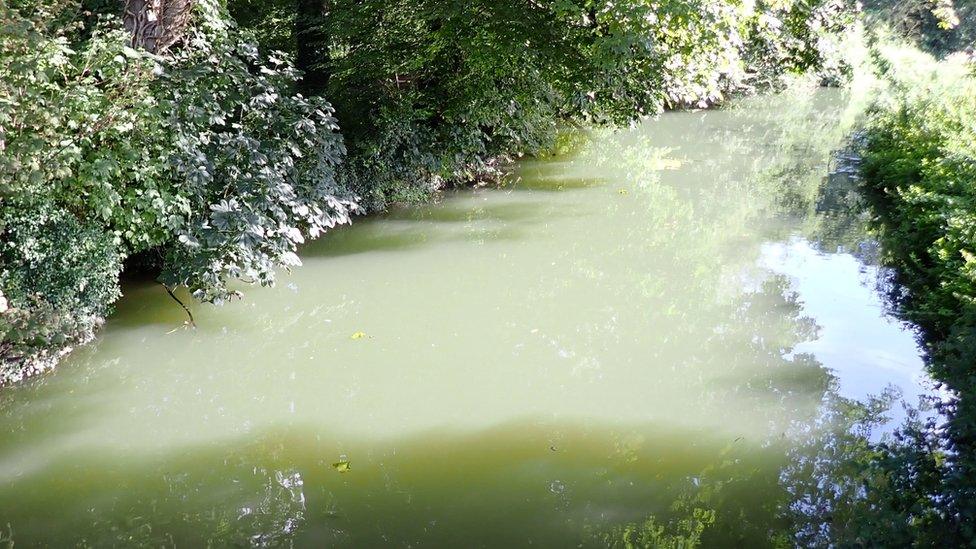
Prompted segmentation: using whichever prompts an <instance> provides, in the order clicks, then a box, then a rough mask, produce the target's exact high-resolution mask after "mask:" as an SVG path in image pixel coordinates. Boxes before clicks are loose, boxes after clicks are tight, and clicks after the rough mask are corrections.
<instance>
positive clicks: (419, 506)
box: [0, 420, 785, 547]
mask: <svg viewBox="0 0 976 549" xmlns="http://www.w3.org/2000/svg"><path fill="white" fill-rule="evenodd" d="M758 442H759V441H750V440H741V439H740V440H728V439H723V438H715V437H714V436H713V435H711V434H709V433H708V432H699V433H689V432H687V431H682V430H671V429H668V428H667V427H646V426H645V427H621V426H612V425H601V424H596V425H590V426H587V427H580V426H578V425H572V424H569V425H561V424H552V423H545V422H542V421H531V420H529V421H522V422H517V423H513V424H509V425H505V426H500V427H497V428H493V429H490V430H486V431H481V432H476V433H469V434H463V435H459V434H451V433H438V432H429V433H424V434H422V435H420V436H417V437H411V438H407V439H401V440H396V441H391V442H387V443H379V444H377V443H371V444H368V445H367V444H362V443H356V442H351V443H349V442H342V441H339V440H336V439H334V438H333V437H330V436H329V435H328V434H326V433H321V432H317V431H315V430H307V429H300V428H299V429H294V428H293V429H277V430H275V431H274V432H272V433H268V434H265V435H263V436H258V437H248V438H246V439H241V440H236V441H232V442H229V443H221V444H211V445H203V446H200V447H195V448H181V449H174V450H173V451H172V453H171V454H169V455H164V456H151V457H144V458H142V459H138V460H135V459H129V460H127V463H126V464H124V465H123V464H120V465H118V466H113V467H105V463H106V461H109V462H117V460H118V455H117V453H116V452H111V453H108V454H105V455H99V454H98V453H97V452H93V453H89V454H88V455H87V456H85V457H71V458H68V459H66V460H64V461H58V462H53V463H50V464H48V465H47V467H46V468H44V469H43V470H42V471H38V472H37V473H36V474H34V475H33V476H31V477H30V482H21V483H18V484H17V485H15V486H13V487H8V488H7V489H4V490H3V491H2V492H0V509H4V510H5V512H4V519H5V520H6V521H9V522H11V523H12V524H14V525H16V526H15V528H14V529H13V537H14V541H15V542H16V541H17V540H18V539H23V540H28V541H30V542H31V543H36V544H40V545H47V546H63V545H65V544H72V543H73V542H77V541H78V540H79V539H84V541H85V542H86V543H87V544H90V545H95V546H111V545H118V544H124V545H126V546H144V547H149V546H153V547H158V546H203V545H218V546H241V545H245V546H246V545H257V546H279V545H283V544H284V545H290V544H294V545H296V546H299V547H309V546H323V545H325V546H336V545H338V546H350V547H365V546H379V545H391V544H392V545H432V546H462V545H467V544H470V543H472V540H477V542H476V544H477V545H479V546H497V547H504V546H522V545H524V544H526V543H531V542H533V541H535V542H537V543H542V544H543V545H546V546H557V545H558V546H568V545H577V544H579V543H583V544H585V545H589V546H600V545H602V543H601V542H600V540H599V537H598V534H599V533H600V532H603V531H605V530H606V528H607V527H608V525H613V524H619V523H623V522H627V521H633V520H638V519H640V518H641V517H642V516H643V513H646V512H652V513H655V514H658V515H659V516H662V517H666V516H668V515H670V514H672V513H674V510H673V509H672V502H673V501H674V500H676V499H677V498H679V497H680V496H681V495H682V494H683V493H686V492H688V491H689V490H698V489H700V488H701V487H702V485H701V482H702V481H703V480H704V478H703V476H702V473H703V471H715V470H716V469H722V471H723V474H724V475H726V476H729V475H731V476H733V477H738V478H734V479H733V481H737V482H739V483H747V484H748V485H749V487H750V493H749V494H743V496H744V497H742V498H737V499H738V501H737V502H736V504H735V505H737V506H739V507H740V511H741V512H742V513H744V514H748V515H750V517H749V518H750V520H751V521H754V523H752V524H749V525H748V528H743V527H742V526H743V525H742V524H740V525H738V526H737V525H736V524H734V523H727V524H724V527H726V528H729V529H732V530H735V531H736V532H737V533H738V534H739V536H740V538H742V539H743V541H748V540H749V539H750V538H752V537H754V536H755V535H756V534H757V533H758V532H760V531H761V528H763V527H771V526H774V525H775V524H776V516H775V505H774V503H775V502H779V501H782V499H783V498H784V496H785V493H784V492H783V490H782V488H781V487H779V486H778V485H777V477H776V475H777V471H778V470H779V468H780V467H782V465H783V463H782V452H781V451H769V448H768V447H767V448H766V449H764V450H759V449H758V448H757V444H758ZM730 460H735V461H736V462H737V463H736V464H735V465H734V466H733V467H731V468H730V467H729V466H728V465H723V463H725V462H728V461H730ZM343 461H347V462H348V467H349V469H348V472H340V470H339V469H342V468H344V466H343V465H337V464H340V463H342V462H343ZM649 464H650V465H651V466H650V467H648V465H649ZM732 469H734V471H732ZM726 482H728V481H726ZM713 488H714V487H713ZM54 493H57V494H58V497H57V498H55V499H53V500H52V498H51V497H50V496H51V495H52V494H54ZM162 517H168V518H162ZM79 533H84V534H83V535H82V536H79V535H78V534H79Z"/></svg>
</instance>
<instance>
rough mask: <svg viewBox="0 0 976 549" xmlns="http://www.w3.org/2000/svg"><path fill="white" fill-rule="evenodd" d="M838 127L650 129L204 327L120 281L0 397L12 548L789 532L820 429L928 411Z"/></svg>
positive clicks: (255, 298)
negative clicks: (896, 394) (94, 323)
mask: <svg viewBox="0 0 976 549" xmlns="http://www.w3.org/2000/svg"><path fill="white" fill-rule="evenodd" d="M846 101H847V100H846V97H845V94H844V92H841V91H839V90H816V91H811V92H810V93H808V94H795V93H794V94H787V95H784V96H777V97H760V98H753V99H750V100H745V101H742V102H741V103H740V104H739V105H738V106H736V107H735V108H730V109H726V110H719V111H703V112H678V113H669V114H666V115H663V116H662V117H660V118H659V119H657V120H650V121H647V122H645V123H643V124H641V125H639V126H637V127H635V128H634V129H632V130H629V131H622V132H619V133H616V134H613V135H609V136H603V137H598V138H597V139H595V140H594V141H593V142H592V143H591V144H590V145H588V146H587V147H586V148H585V149H584V150H583V151H582V152H580V153H579V154H577V155H576V156H575V157H572V158H559V159H555V160H546V161H529V162H525V163H523V164H522V165H520V166H519V169H518V171H517V173H516V174H515V177H513V178H512V180H511V181H510V182H509V183H508V184H507V185H505V186H503V187H502V188H485V189H477V190H473V191H472V190H467V191H460V192H455V193H450V194H448V195H446V196H445V197H444V198H443V200H442V201H440V202H439V203H437V204H433V205H429V206H422V207H411V208H403V209H399V210H395V211H392V212H390V213H388V214H385V215H382V216H376V217H373V218H369V219H362V220H358V222H357V223H356V224H355V225H354V226H353V227H351V228H348V229H342V230H337V231H334V232H333V233H330V234H329V235H327V236H326V237H325V238H323V239H321V240H320V241H318V242H315V243H313V244H311V245H309V246H307V247H306V249H305V250H304V251H303V261H304V263H305V265H304V266H303V267H301V268H300V269H297V270H296V271H295V272H294V273H292V274H291V275H288V276H286V277H284V279H283V280H282V283H281V284H280V285H279V287H278V288H276V289H273V290H269V289H264V290H259V289H255V288H251V289H248V290H247V292H246V299H245V300H244V301H243V302H234V303H230V304H228V305H225V306H223V307H211V306H202V305H197V306H194V307H193V312H194V315H195V317H196V323H197V326H198V328H197V329H193V330H191V329H180V325H181V323H182V322H183V320H184V316H183V311H182V310H181V309H180V308H179V307H178V306H176V305H175V304H174V302H173V301H172V300H171V299H170V298H169V297H168V296H167V294H166V292H165V291H164V290H163V289H162V288H161V287H160V286H158V285H154V284H149V283H145V284H132V285H130V287H128V288H127V290H126V297H125V299H124V300H123V301H122V302H121V304H120V306H119V309H118V312H117V314H116V315H115V316H114V317H113V318H112V319H111V320H110V322H109V324H108V326H107V328H106V329H105V330H104V332H103V333H102V335H101V337H100V339H99V340H98V342H97V343H96V344H95V345H93V346H91V347H90V348H85V349H81V350H79V351H77V352H76V353H75V354H74V355H73V356H72V357H70V359H69V360H67V361H65V363H64V364H63V365H62V366H61V367H60V368H59V369H58V370H57V371H56V372H54V373H52V374H49V375H46V376H42V377H41V378H39V379H35V380H32V381H30V382H28V383H24V384H21V385H20V386H17V387H14V388H11V389H8V390H6V391H5V393H4V395H3V398H2V401H0V433H2V435H0V519H2V520H0V527H3V526H5V527H6V528H7V530H6V531H4V534H3V535H6V536H10V537H12V539H13V540H14V541H15V542H16V543H17V545H18V546H20V545H21V544H24V545H27V546H31V545H35V544H37V545H50V546H64V545H71V544H76V543H88V544H97V545H108V544H126V545H129V544H145V545H153V546H158V545H160V544H162V545H190V546H199V545H202V544H203V543H204V542H211V543H213V544H217V545H224V544H245V545H247V544H251V545H277V544H281V543H290V542H294V543H295V544H296V545H299V546H321V545H326V544H328V545H348V546H357V547H362V546H373V545H379V544H394V545H399V546H404V545H469V544H474V545H480V544H485V545H490V546H523V545H527V544H529V543H532V544H540V545H543V546H568V545H570V544H574V545H575V544H578V543H583V544H597V545H599V544H603V543H605V542H606V541H607V538H606V537H605V536H613V535H614V534H613V528H619V527H621V526H622V525H624V524H627V523H640V522H643V521H644V520H645V519H646V518H647V517H649V516H652V515H653V516H656V517H658V519H659V521H660V522H662V523H663V522H666V521H667V520H669V519H671V518H674V517H679V516H680V515H682V513H686V512H688V509H689V508H690V507H695V506H698V507H711V508H713V509H718V511H719V512H718V513H717V514H716V515H715V517H714V519H713V520H712V522H713V524H711V525H710V527H709V528H708V529H706V530H705V531H704V532H703V533H702V534H701V535H702V536H704V539H706V540H711V541H712V542H714V543H723V544H733V543H735V544H743V545H746V546H750V545H751V543H750V542H761V541H762V540H766V539H767V536H768V532H769V531H770V530H776V529H778V528H784V529H785V535H792V532H790V531H789V530H790V528H795V525H792V524H789V523H788V522H787V521H785V519H784V516H785V512H786V510H789V509H791V508H792V509H793V510H794V511H796V510H797V508H796V505H795V502H794V501H793V500H792V499H791V494H794V493H795V490H792V488H794V486H792V485H791V483H794V482H800V483H802V482H812V479H809V478H807V479H804V478H802V474H803V473H802V471H799V470H798V467H800V465H799V464H802V463H803V462H804V459H813V458H814V457H815V456H813V455H812V454H810V453H809V452H817V451H818V450H819V449H820V448H817V447H816V445H813V446H811V445H809V444H807V441H808V440H809V439H810V438H812V437H813V435H811V433H812V432H814V431H816V430H818V429H829V428H830V425H829V424H830V423H831V422H832V421H834V419H835V418H834V416H833V415H831V414H828V413H826V412H825V408H826V407H828V406H829V403H831V402H835V401H837V400H838V399H843V398H856V399H865V398H867V397H868V396H870V395H878V394H881V393H883V392H884V391H885V390H886V388H887V387H888V386H889V384H890V385H893V386H894V387H896V388H897V389H899V390H900V391H901V393H902V394H903V396H904V397H905V398H906V400H909V401H911V400H913V399H914V398H915V397H916V396H917V395H919V394H921V393H923V392H925V391H926V390H927V389H926V387H925V385H926V383H925V379H924V374H923V370H922V361H921V359H920V358H919V351H918V349H917V348H916V345H915V342H914V339H913V335H912V333H911V331H910V330H909V329H908V328H906V327H905V326H903V325H901V324H900V323H898V322H897V321H896V320H894V319H892V318H890V317H889V316H887V314H886V312H885V307H884V305H883V299H882V298H881V297H880V295H879V291H878V289H877V288H876V286H877V284H878V283H879V282H881V283H883V281H884V277H883V276H881V274H880V273H879V269H878V268H877V267H876V266H875V258H876V255H877V250H876V246H874V244H873V241H872V240H871V239H870V237H869V236H867V234H866V232H865V229H864V224H863V221H864V220H863V217H862V216H861V215H860V214H859V210H858V208H857V207H856V205H854V204H853V202H854V201H855V200H856V194H855V193H854V190H853V186H852V183H851V182H850V181H849V180H847V179H846V178H845V177H843V175H835V176H832V177H829V178H826V174H827V173H828V170H829V166H828V164H829V161H830V157H831V152H832V150H833V149H835V148H836V147H838V146H839V145H840V144H841V139H842V138H843V131H844V130H843V128H842V127H841V126H842V125H841V121H840V120H841V118H842V117H843V116H844V115H845V108H846V105H847V102H846ZM435 266H436V268H434V267H435ZM705 491H709V492H710V494H711V497H710V498H708V499H706V498H703V497H702V493H703V492H705ZM715 494H719V496H715ZM691 500H694V501H695V502H697V503H695V504H689V503H688V501H691ZM702 502H706V503H707V505H706V504H705V503H702ZM800 512H802V509H801V510H800Z"/></svg>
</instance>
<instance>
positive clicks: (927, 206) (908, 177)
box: [857, 45, 976, 545]
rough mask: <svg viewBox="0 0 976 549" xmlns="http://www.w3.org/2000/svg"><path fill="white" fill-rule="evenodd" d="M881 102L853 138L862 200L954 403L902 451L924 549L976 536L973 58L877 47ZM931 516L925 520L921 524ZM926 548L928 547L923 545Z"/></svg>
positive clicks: (898, 291)
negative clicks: (907, 457)
mask: <svg viewBox="0 0 976 549" xmlns="http://www.w3.org/2000/svg"><path fill="white" fill-rule="evenodd" d="M874 52H875V61H876V65H877V67H878V72H879V75H880V77H881V78H882V81H883V82H884V88H883V90H884V91H883V93H882V95H881V98H880V99H879V100H878V101H877V102H876V103H875V105H874V107H873V109H872V110H871V112H870V116H869V118H868V121H867V124H866V127H865V129H864V131H863V132H862V133H861V134H860V135H859V137H858V139H857V141H858V142H857V148H858V149H859V153H860V156H861V166H860V171H861V174H862V178H863V188H864V194H865V196H866V197H867V199H868V201H869V204H870V206H871V209H872V211H873V213H874V214H875V221H874V222H875V226H876V229H877V231H878V234H879V235H880V239H881V242H882V249H883V250H884V254H885V261H886V262H887V263H888V264H889V265H890V266H892V267H894V269H895V272H896V279H895V285H894V286H893V290H892V295H891V297H892V300H893V301H894V303H895V304H896V305H897V308H898V310H900V311H901V312H902V313H903V314H904V316H905V318H906V319H907V320H909V321H911V322H912V323H914V324H915V325H916V326H918V327H919V329H920V340H921V341H922V342H923V343H924V345H925V351H926V355H927V356H926V358H927V362H928V364H929V366H930V368H931V371H932V374H933V376H934V377H935V378H936V379H938V380H939V381H941V382H942V383H944V385H945V386H946V388H947V389H949V390H950V392H951V394H952V397H951V398H950V399H949V400H948V401H947V402H944V403H941V404H940V405H939V406H940V407H941V411H942V412H943V417H944V418H945V421H944V424H943V423H942V422H929V424H928V425H926V426H925V429H923V430H922V431H919V432H917V433H916V436H915V437H914V438H913V440H912V441H910V445H909V446H907V447H902V448H901V449H900V450H899V452H901V454H902V455H903V456H904V455H908V454H911V455H913V456H914V458H913V459H911V460H908V461H906V462H903V463H901V467H900V472H899V473H897V474H896V473H892V472H891V471H889V470H886V471H885V473H884V474H885V475H886V476H888V477H890V478H891V479H900V480H901V481H903V485H902V488H901V490H902V492H901V495H900V496H899V498H901V500H902V502H903V503H910V504H911V505H907V506H906V507H905V510H904V514H905V516H906V517H910V518H912V517H914V518H915V519H918V524H917V528H915V529H914V530H913V532H914V534H913V539H914V542H916V543H921V542H922V541H924V540H926V539H928V540H929V541H932V540H939V541H940V543H946V544H959V545H963V544H965V545H969V544H971V543H973V542H974V541H976V63H974V60H973V59H972V58H971V57H970V56H969V55H967V54H964V53H959V54H955V55H950V56H948V57H947V58H945V59H944V60H942V61H941V62H940V61H937V60H936V59H935V58H933V57H932V56H931V55H929V54H926V53H922V52H921V51H919V50H917V49H914V48H907V47H893V46H886V45H881V46H878V47H876V48H875V50H874ZM923 518H924V520H923ZM923 544H924V543H923Z"/></svg>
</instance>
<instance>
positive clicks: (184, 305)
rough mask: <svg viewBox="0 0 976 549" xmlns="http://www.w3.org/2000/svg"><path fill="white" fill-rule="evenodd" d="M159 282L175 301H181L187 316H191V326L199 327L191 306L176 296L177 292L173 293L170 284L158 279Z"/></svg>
mask: <svg viewBox="0 0 976 549" xmlns="http://www.w3.org/2000/svg"><path fill="white" fill-rule="evenodd" d="M157 282H158V283H159V285H160V286H162V287H163V288H165V289H166V293H168V294H169V296H170V297H172V298H173V301H175V302H177V303H179V304H180V307H183V310H184V311H186V316H187V317H189V319H190V320H189V323H190V326H193V327H194V328H196V327H197V323H196V321H195V320H193V313H191V312H190V308H189V307H187V306H186V304H185V303H183V301H182V300H180V298H178V297H176V294H174V293H173V290H170V289H169V286H167V285H165V284H163V283H162V282H159V281H157Z"/></svg>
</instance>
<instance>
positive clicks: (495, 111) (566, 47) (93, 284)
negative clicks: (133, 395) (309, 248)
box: [0, 0, 856, 384]
mask: <svg viewBox="0 0 976 549" xmlns="http://www.w3.org/2000/svg"><path fill="white" fill-rule="evenodd" d="M122 3H123V4H124V5H125V8H126V9H125V10H124V11H122V10H119V6H118V5H117V4H118V3H116V2H107V1H104V0H63V1H61V2H57V3H54V5H52V3H50V2H46V1H40V0H0V19H2V23H3V24H2V26H0V33H2V36H0V38H2V40H0V150H2V151H3V154H0V200H2V202H0V236H2V241H0V337H2V342H0V384H5V383H10V382H12V381H16V380H18V379H21V378H23V377H25V376H27V375H30V374H32V373H36V372H38V371H41V370H43V369H44V368H46V367H48V366H50V365H52V364H53V363H54V362H55V361H56V359H57V358H58V357H59V356H60V355H61V354H62V353H63V352H64V351H65V350H67V349H70V348H71V347H72V346H74V345H77V344H79V343H83V342H85V341H87V340H88V339H90V338H91V337H92V335H93V333H94V331H95V329H96V328H97V327H98V325H99V324H100V322H101V321H102V319H103V318H104V317H105V316H106V315H107V314H109V313H110V311H111V307H112V304H113V302H114V301H115V300H116V299H118V297H119V293H120V290H119V277H120V274H121V273H122V271H123V269H124V266H125V265H126V263H127V262H130V263H131V262H132V261H133V260H134V259H138V260H139V261H140V262H141V263H143V264H148V265H149V266H150V267H151V268H152V269H153V270H154V271H156V272H158V273H159V280H160V282H162V283H164V284H166V285H167V286H168V287H174V286H185V287H187V288H189V290H190V291H191V292H192V293H193V295H194V296H195V297H196V298H198V299H200V300H203V301H208V302H220V301H223V300H225V299H227V298H230V297H234V296H235V295H236V294H235V292H232V291H230V290H229V289H228V287H227V282H228V280H231V279H239V280H243V281H246V282H253V283H260V284H264V285H270V284H273V283H274V280H275V271H276V269H279V268H289V267H293V266H297V265H298V264H299V263H300V261H299V259H298V257H297V255H296V251H297V247H298V245H299V244H301V243H302V242H304V241H305V240H307V239H309V238H315V237H316V236H318V235H320V234H322V233H323V232H324V231H327V230H328V229H330V228H332V227H334V226H335V225H338V224H343V223H347V222H349V221H350V219H351V216H352V215H353V214H355V213H357V212H360V211H369V210H376V209H381V208H383V207H384V206H385V205H386V204H388V203H389V202H391V201H401V200H420V199H423V198H425V197H427V196H429V195H430V193H431V192H432V190H433V189H435V188H437V187H440V186H443V185H446V184H456V183H463V182H466V181H471V180H473V179H476V178H478V177H482V176H484V174H485V173H491V172H492V171H493V170H494V169H495V168H496V166H497V159H498V158H499V157H505V156H509V157H515V156H519V155H524V154H532V153H535V152H537V151H539V150H541V149H544V148H546V147H548V146H550V145H551V143H552V139H553V136H554V135H555V129H556V127H557V126H558V125H559V124H561V123H564V122H565V121H571V122H573V123H586V124H594V123H596V124H611V123H626V122H628V121H631V120H633V119H635V118H637V117H640V116H643V115H648V114H653V113H656V112H660V111H661V110H663V109H666V108H680V107H683V106H708V105H711V104H715V103H718V102H721V101H722V100H723V99H724V98H725V97H726V96H727V95H728V94H730V93H734V92H735V91H738V90H743V89H747V88H749V87H753V88H755V87H760V86H767V85H772V84H774V83H775V82H776V81H777V79H778V78H779V76H781V75H783V74H788V73H804V72H816V73H819V74H822V75H823V76H824V78H825V79H830V80H836V79H837V78H838V77H839V76H840V75H841V74H842V73H843V71H844V67H843V65H842V63H840V62H839V61H838V60H839V59H840V56H839V54H840V52H839V48H838V47H837V44H839V43H840V38H841V36H842V35H843V33H844V31H845V29H846V28H848V27H849V26H850V25H851V24H853V22H854V20H855V18H856V12H855V10H854V8H853V6H851V5H848V4H847V3H844V2H841V1H839V0H817V1H803V2H799V1H797V2H789V1H786V2H783V1H778V2H768V3H767V2H756V3H747V4H740V3H739V2H734V1H730V0H667V1H659V0H627V1H624V2H619V1H614V2H610V1H603V0H596V1H594V0H586V1H585V2H584V1H580V2H572V1H570V2H567V1H558V2H556V1H552V2H534V3H527V4H526V3H523V2H515V1H514V0H513V1H507V0H503V1H495V0H493V1H488V0H483V1H474V2H463V3H445V2H433V1H430V0H387V1H376V0H367V1H359V0H357V1H352V0H337V1H336V2H332V3H329V9H325V8H324V7H323V3H321V2H313V1H301V2H297V3H296V2H293V1H292V0H287V1H286V0H280V1H268V2H257V1H256V0H255V1H246V0H233V1H231V2H230V5H229V6H227V5H225V4H224V2H222V1H221V0H173V1H172V2H169V3H167V4H166V6H167V7H166V8H165V9H166V10H167V11H166V12H165V13H162V14H148V13H147V12H146V11H145V10H146V9H147V8H146V6H151V5H153V4H152V3H146V2H138V1H134V0H130V1H128V2H122ZM228 9H230V10H231V11H228ZM140 10H141V11H140ZM231 13H234V14H236V15H237V17H238V19H240V22H241V24H240V25H239V24H238V23H237V22H236V21H235V20H234V18H233V17H232V16H231ZM123 14H125V15H124V16H123ZM149 15H153V16H152V17H149ZM146 23H150V27H151V28H153V29H154V30H156V31H159V32H149V33H145V32H144V30H145V29H146V28H147V27H146ZM152 25H156V26H155V27H152ZM131 29H137V30H136V31H132V30H131ZM140 33H141V34H140ZM256 43H260V44H262V48H260V49H259V47H258V46H256V45H255V44H256ZM277 50H283V51H277ZM269 52H270V53H269ZM292 59H296V61H297V65H298V67H297V69H296V66H295V65H293V63H292V61H291V60H292ZM298 69H300V70H298ZM302 73H304V74H305V77H304V79H302V78H301V74H302ZM327 100H328V101H329V102H327ZM330 102H331V104H330ZM333 106H335V110H334V109H333ZM339 121H342V130H341V131H340V129H339Z"/></svg>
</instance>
